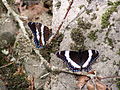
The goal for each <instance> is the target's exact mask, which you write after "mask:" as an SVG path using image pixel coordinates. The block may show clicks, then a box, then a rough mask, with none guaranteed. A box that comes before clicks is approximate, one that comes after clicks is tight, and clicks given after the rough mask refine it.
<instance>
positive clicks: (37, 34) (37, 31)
mask: <svg viewBox="0 0 120 90" xmlns="http://www.w3.org/2000/svg"><path fill="white" fill-rule="evenodd" d="M28 26H29V27H30V29H31V31H32V33H33V35H34V42H35V45H36V47H37V48H43V46H45V45H46V41H48V40H49V38H50V36H51V35H52V30H51V29H49V28H48V27H47V26H44V25H43V24H41V23H37V22H29V23H28Z"/></svg>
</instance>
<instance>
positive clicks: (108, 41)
mask: <svg viewBox="0 0 120 90" xmlns="http://www.w3.org/2000/svg"><path fill="white" fill-rule="evenodd" d="M104 42H105V43H107V44H108V45H109V46H111V47H112V48H113V47H114V46H113V40H112V39H111V38H109V37H106V38H105V41H104Z"/></svg>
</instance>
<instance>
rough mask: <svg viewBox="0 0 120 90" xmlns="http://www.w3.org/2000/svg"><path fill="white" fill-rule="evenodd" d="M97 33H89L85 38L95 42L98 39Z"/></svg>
mask: <svg viewBox="0 0 120 90" xmlns="http://www.w3.org/2000/svg"><path fill="white" fill-rule="evenodd" d="M97 32H98V30H96V31H90V33H89V34H88V36H87V37H88V38H90V39H91V40H93V41H95V40H96V39H97V38H98V36H97V35H96V33H97Z"/></svg>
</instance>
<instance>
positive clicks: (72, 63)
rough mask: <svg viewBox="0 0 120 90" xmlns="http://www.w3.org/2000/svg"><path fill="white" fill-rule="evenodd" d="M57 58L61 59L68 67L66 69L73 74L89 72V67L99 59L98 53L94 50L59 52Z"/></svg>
mask: <svg viewBox="0 0 120 90" xmlns="http://www.w3.org/2000/svg"><path fill="white" fill-rule="evenodd" d="M56 55H57V57H59V58H60V59H62V60H63V61H64V62H66V64H67V65H68V68H69V69H70V70H72V71H73V72H78V71H82V70H84V71H87V72H88V71H90V70H91V65H92V64H93V63H94V62H95V61H96V59H97V58H98V57H99V52H98V51H96V50H85V51H81V50H79V51H78V52H77V51H59V52H57V53H56Z"/></svg>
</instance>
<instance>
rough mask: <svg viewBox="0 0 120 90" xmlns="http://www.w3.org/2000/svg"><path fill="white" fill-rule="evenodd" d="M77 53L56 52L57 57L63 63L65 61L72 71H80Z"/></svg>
mask: <svg viewBox="0 0 120 90" xmlns="http://www.w3.org/2000/svg"><path fill="white" fill-rule="evenodd" d="M78 54H79V53H78V52H76V51H60V52H57V53H56V55H57V57H59V58H61V59H62V60H63V61H65V62H66V63H67V65H68V67H69V68H70V70H72V71H80V70H81V66H79V65H78V64H77V62H78V61H79V57H78Z"/></svg>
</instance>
